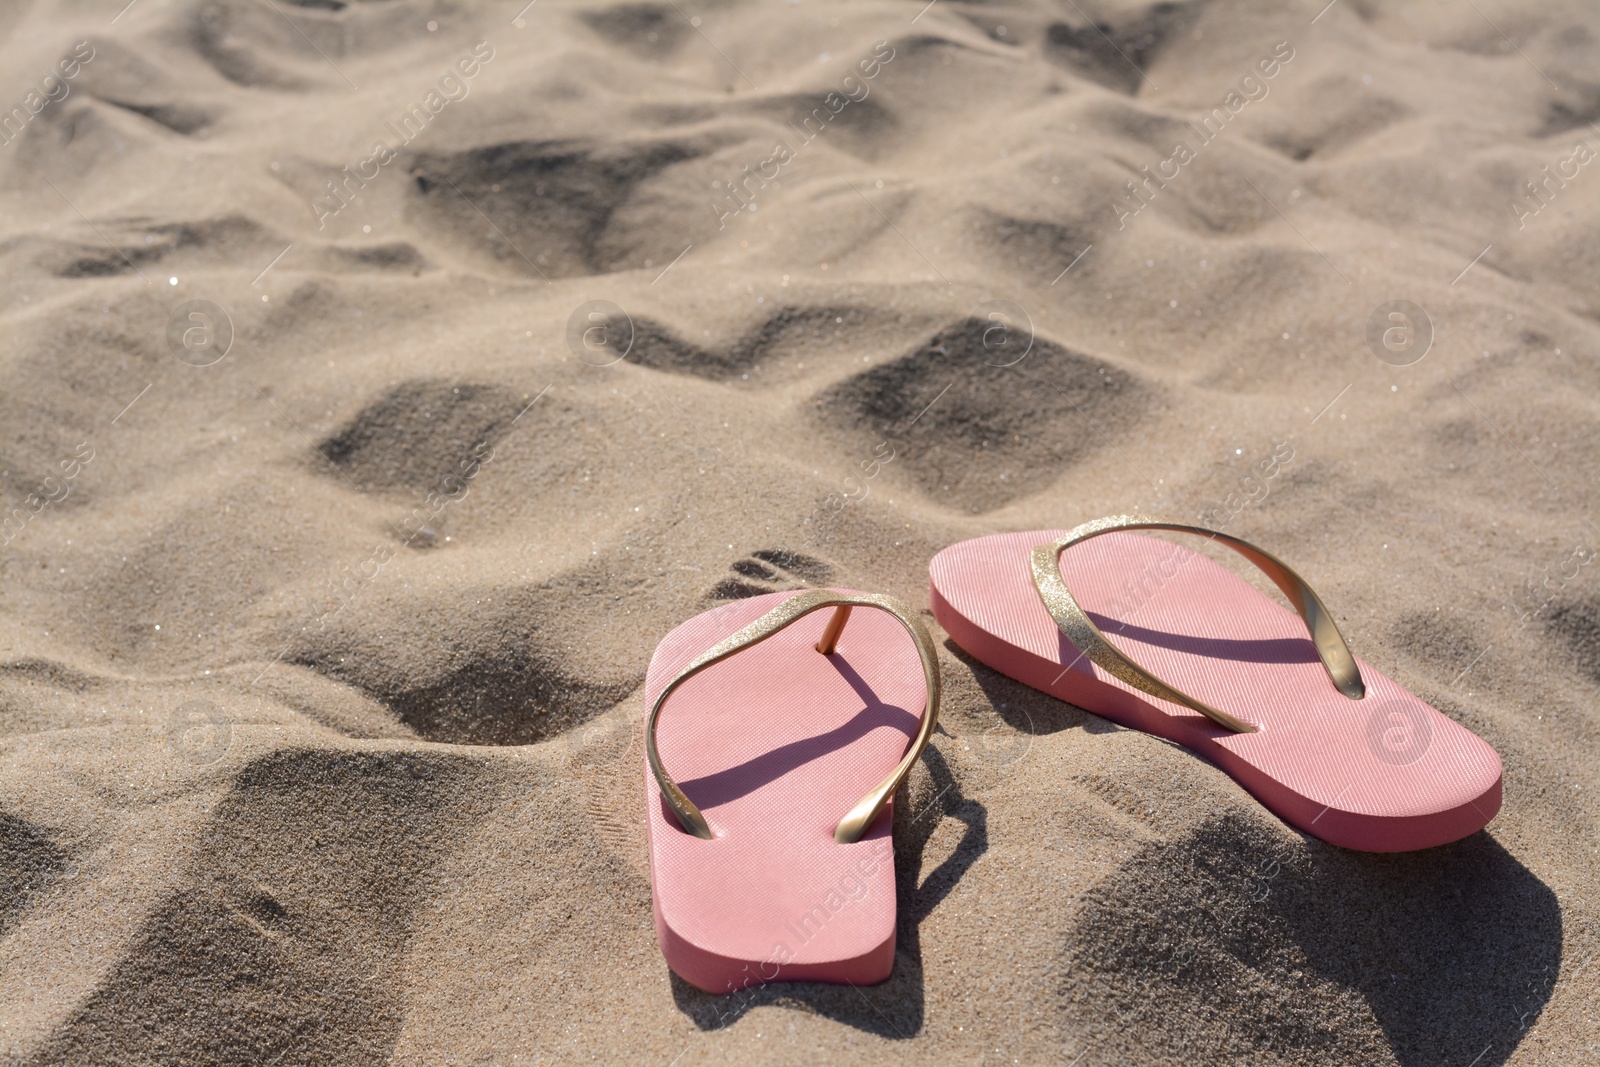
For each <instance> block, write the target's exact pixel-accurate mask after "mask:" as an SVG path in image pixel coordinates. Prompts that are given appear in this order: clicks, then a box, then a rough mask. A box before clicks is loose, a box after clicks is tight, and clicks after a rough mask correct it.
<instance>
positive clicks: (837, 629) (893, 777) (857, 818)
mask: <svg viewBox="0 0 1600 1067" xmlns="http://www.w3.org/2000/svg"><path fill="white" fill-rule="evenodd" d="M827 607H836V608H838V609H839V610H838V611H836V612H835V613H834V617H833V618H832V619H830V620H829V622H828V626H827V629H826V630H825V631H824V632H823V635H822V640H821V641H820V642H818V644H817V651H818V652H820V653H822V654H824V655H827V654H830V653H832V652H833V648H834V644H835V643H836V642H837V641H838V640H839V634H840V633H841V632H842V631H843V629H844V624H845V621H846V620H847V619H848V618H849V617H850V609H851V608H852V607H861V608H878V609H879V610H880V611H887V612H888V613H889V614H891V615H893V616H894V617H895V618H896V619H898V620H900V625H902V626H904V627H905V628H906V631H907V632H908V633H909V634H911V640H912V642H913V643H915V644H916V646H917V655H918V656H920V657H921V658H922V673H923V676H924V679H925V681H926V683H927V692H928V700H927V705H926V706H925V707H924V708H923V712H922V727H921V729H919V730H918V731H917V736H916V739H915V740H914V741H913V742H912V744H911V747H910V749H909V750H907V752H906V754H905V757H904V758H902V759H901V760H900V765H899V766H898V767H896V768H895V769H894V770H893V771H892V772H891V773H890V775H889V777H887V778H885V779H884V780H883V781H881V782H879V783H878V785H877V786H875V787H874V788H873V790H872V791H871V792H870V793H868V794H867V795H866V796H864V797H862V798H861V800H860V801H859V802H858V803H857V804H856V806H855V807H853V808H851V809H850V811H849V812H848V813H847V814H846V815H845V817H844V818H843V819H842V820H841V821H840V823H839V825H838V827H837V828H836V829H835V830H834V832H833V839H834V840H835V841H837V842H839V843H840V844H842V845H848V844H850V843H851V842H853V841H858V840H860V838H861V835H862V834H864V833H866V832H867V827H868V826H871V825H872V820H874V819H876V818H877V817H878V813H879V812H880V811H882V810H883V806H884V805H885V804H887V803H888V802H889V798H890V797H892V796H893V795H894V791H895V790H896V789H898V788H899V787H900V783H901V782H903V781H905V777H906V775H908V774H910V773H911V768H912V765H914V764H915V763H916V762H917V757H918V756H920V755H922V750H923V749H924V748H926V747H927V745H928V739H929V738H930V737H932V736H933V727H934V724H935V723H936V722H938V720H939V661H938V657H937V656H936V655H935V653H934V649H933V638H932V637H930V636H929V635H928V629H927V627H925V626H923V625H922V622H921V621H920V620H919V619H917V618H916V616H914V615H912V614H911V612H910V611H909V610H907V608H906V606H905V605H904V604H902V603H900V601H898V600H896V599H894V598H893V597H890V596H882V595H876V594H859V595H854V596H847V595H845V594H843V593H836V592H834V591H833V590H831V589H808V590H806V591H805V592H803V593H799V594H796V595H795V596H792V597H790V598H789V599H788V600H785V601H784V602H783V603H781V604H779V605H778V606H777V607H775V608H773V609H772V610H771V611H769V612H767V613H766V614H765V615H763V616H761V618H759V619H757V620H756V621H754V622H752V623H750V624H749V625H748V626H745V627H744V628H743V629H741V630H739V631H738V632H736V633H733V634H730V635H728V636H727V637H725V638H723V639H722V640H721V641H719V642H717V643H716V644H715V645H712V646H711V647H710V648H708V649H706V650H705V651H704V652H702V653H700V655H698V656H696V657H695V658H694V660H693V661H692V662H690V664H689V665H688V666H687V667H685V668H684V669H683V670H681V671H679V672H678V675H677V677H675V678H673V679H672V681H670V682H668V683H667V685H666V688H664V689H662V690H661V694H660V695H659V696H657V697H656V699H655V703H654V704H652V705H651V706H650V718H649V721H648V723H647V725H646V727H645V756H646V758H647V759H648V760H649V761H650V770H651V771H652V772H653V773H654V774H655V776H656V783H657V784H658V785H660V786H661V795H662V796H664V797H665V798H666V800H667V805H668V806H669V807H671V808H672V810H673V812H674V813H675V814H676V815H677V816H678V822H680V823H682V824H683V828H684V829H685V830H687V831H688V832H689V833H691V834H694V835H695V836H696V837H703V838H705V839H707V840H711V839H712V838H713V836H714V835H713V834H712V833H711V827H710V826H709V825H708V824H707V823H706V819H705V816H704V815H701V814H700V809H699V808H697V807H695V806H694V802H693V801H691V800H690V799H689V798H688V797H687V796H685V795H684V793H683V790H681V789H679V788H678V783H676V782H674V781H673V780H672V776H671V775H669V774H667V771H666V768H665V767H663V766H662V765H661V755H660V753H659V752H657V751H656V724H657V722H658V721H659V720H660V718H661V707H662V705H663V704H665V703H666V702H667V698H668V697H669V696H671V695H672V693H673V691H674V690H676V689H677V688H678V686H680V685H682V684H683V683H684V682H687V681H688V680H689V679H690V678H692V677H694V676H695V675H696V674H699V673H700V672H701V671H703V670H705V669H706V668H707V667H710V666H711V665H712V664H714V663H720V662H721V661H723V660H725V659H727V658H728V657H729V656H732V655H734V654H735V653H737V652H742V651H743V650H744V649H747V648H749V647H751V646H752V645H759V644H760V643H761V642H763V641H765V640H766V639H767V638H769V637H771V636H772V635H773V634H776V633H777V632H778V631H779V630H782V629H784V628H785V627H787V626H789V625H790V624H791V623H794V622H798V621H799V620H800V619H803V618H805V617H806V616H807V615H809V614H811V613H812V612H813V611H820V610H821V609H823V608H827Z"/></svg>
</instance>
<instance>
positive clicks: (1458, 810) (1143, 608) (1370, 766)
mask: <svg viewBox="0 0 1600 1067" xmlns="http://www.w3.org/2000/svg"><path fill="white" fill-rule="evenodd" d="M1065 533H1066V531H1065V530H1038V531H1033V532H1028V533H1010V534H997V535H994V536H990V537H980V538H977V539H975V540H971V541H963V542H961V543H960V544H956V545H952V546H950V547H949V548H946V549H945V550H944V551H942V552H940V553H939V554H938V555H937V556H935V557H934V558H933V561H932V562H931V563H930V564H929V567H928V573H929V578H930V582H931V586H932V597H933V609H934V616H935V617H936V618H937V619H938V620H939V624H940V625H941V626H943V627H944V629H945V631H946V632H947V633H949V635H950V636H951V638H952V639H954V640H955V642H956V643H957V644H958V645H960V646H961V647H962V648H964V649H966V650H967V651H968V652H969V653H971V654H972V655H973V656H975V657H976V658H977V659H979V660H981V661H982V662H984V663H986V664H988V665H989V666H991V667H993V668H994V669H996V670H998V671H1000V672H1001V673H1003V674H1006V675H1009V676H1011V677H1012V678H1015V679H1017V680H1018V681H1021V682H1024V683H1026V684H1028V685H1030V686H1033V687H1034V688H1035V689H1039V690H1042V691H1043V692H1046V693H1049V694H1050V695H1052V696H1055V697H1059V698H1060V699H1062V700H1065V701H1068V702H1069V703H1072V704H1076V705H1077V706H1079V707H1081V708H1083V709H1085V710H1087V711H1092V712H1094V713H1096V714H1098V715H1103V716H1104V717H1106V718H1108V719H1110V720H1112V721H1113V722H1116V723H1120V724H1122V725H1124V726H1129V727H1132V728H1134V729H1138V730H1144V731H1147V732H1149V733H1152V734H1156V735H1158V736H1160V737H1164V738H1167V739H1169V740H1171V741H1174V742H1176V743H1178V744H1180V745H1184V746H1185V747H1187V748H1189V749H1192V750H1193V751H1195V752H1196V753H1198V754H1199V755H1201V756H1203V757H1205V758H1206V759H1208V760H1210V761H1211V762H1213V763H1215V764H1216V765H1217V766H1218V767H1220V768H1222V769H1223V770H1224V771H1226V772H1227V773H1228V774H1230V775H1232V776H1233V777H1234V778H1235V779H1236V780H1237V781H1238V782H1239V784H1240V785H1242V786H1244V787H1245V788H1246V789H1248V790H1249V791H1250V792H1251V793H1252V794H1254V795H1255V797H1256V798H1257V799H1258V800H1260V801H1261V803H1263V804H1265V805H1266V806H1267V807H1268V808H1269V809H1270V810H1272V811H1273V812H1275V813H1276V814H1277V815H1278V816H1279V817H1280V818H1282V819H1284V820H1285V821H1286V822H1288V823H1289V824H1291V825H1293V826H1295V827H1298V828H1299V829H1301V830H1304V831H1306V832H1307V833H1310V834H1314V835H1316V836H1317V837H1320V838H1322V839H1323V840H1325V841H1329V842H1332V843H1333V844H1336V845H1342V846H1344V847H1346V848H1353V849H1362V850H1365V851H1371V852H1400V851H1407V850H1411V849H1419V848H1428V847H1431V846H1434V845H1441V844H1444V843H1446V842H1449V841H1454V840H1457V839H1459V838H1462V837H1465V836H1466V835H1468V834H1470V833H1473V832H1474V831H1477V830H1479V829H1482V828H1483V827H1484V826H1485V825H1487V824H1488V822H1489V820H1490V819H1492V818H1494V816H1495V813H1496V812H1498V811H1499V810H1500V757H1499V756H1498V755H1496V753H1495V751H1494V749H1492V748H1490V747H1489V745H1488V744H1487V743H1485V742H1484V741H1483V740H1482V739H1480V738H1479V737H1478V736H1477V735H1475V734H1473V733H1472V732H1471V731H1469V730H1467V729H1466V728H1464V727H1462V726H1460V725H1459V724H1457V723H1456V722H1454V721H1453V720H1451V719H1449V718H1447V717H1446V716H1444V715H1442V714H1440V713H1439V712H1438V711H1436V710H1435V709H1434V708H1432V707H1429V706H1428V705H1427V704H1425V703H1424V702H1422V701H1421V700H1419V699H1418V698H1417V697H1415V696H1413V695H1411V694H1410V693H1408V692H1406V691H1405V690H1404V689H1402V688H1401V687H1400V686H1399V685H1397V684H1396V683H1395V682H1393V681H1391V680H1390V679H1389V678H1387V677H1385V676H1384V675H1383V674H1381V673H1380V672H1379V671H1378V670H1377V669H1376V668H1374V667H1372V666H1371V665H1370V664H1368V663H1367V662H1366V661H1364V660H1360V659H1357V663H1358V664H1359V665H1360V668H1361V677H1362V679H1363V681H1365V683H1366V696H1365V697H1364V698H1363V699H1361V700H1351V699H1349V698H1347V697H1345V696H1344V695H1343V694H1341V693H1340V692H1339V691H1338V690H1336V689H1335V688H1334V687H1333V683H1332V682H1331V681H1330V680H1329V677H1328V674H1327V671H1326V670H1325V668H1324V667H1323V665H1322V662H1321V660H1320V659H1318V658H1317V654H1316V649H1315V646H1313V645H1312V643H1311V641H1310V639H1309V637H1308V636H1307V635H1306V629H1305V624H1304V623H1303V622H1301V620H1300V618H1299V616H1297V615H1295V614H1294V613H1293V612H1291V611H1289V610H1287V609H1286V608H1284V607H1282V606H1280V605H1279V604H1277V603H1275V602H1274V601H1273V600H1272V599H1270V598H1268V597H1266V596H1264V595H1262V594H1261V593H1260V592H1258V591H1257V590H1256V589H1254V588H1253V587H1252V586H1250V585H1249V584H1248V583H1247V582H1245V581H1244V580H1243V579H1241V578H1239V577H1238V576H1237V575H1235V574H1233V573H1231V572H1229V571H1228V570H1227V569H1225V568H1223V567H1221V566H1219V565H1217V564H1216V563H1213V562H1212V561H1211V560H1209V559H1207V558H1206V557H1205V556H1203V555H1201V554H1199V553H1197V552H1194V551H1193V550H1192V549H1190V548H1187V547H1185V546H1184V545H1182V544H1180V543H1178V542H1177V541H1166V540H1162V539H1159V538H1154V537H1148V536H1143V535H1140V534H1135V533H1112V534H1106V535H1103V536H1101V537H1097V538H1094V539H1093V540H1090V541H1085V542H1082V543H1080V544H1077V545H1074V546H1072V547H1071V548H1068V549H1067V550H1066V551H1065V552H1063V553H1062V555H1061V574H1062V577H1063V578H1064V580H1065V581H1066V583H1067V588H1068V589H1070V590H1071V591H1072V594H1073V596H1074V597H1075V598H1076V599H1077V601H1078V603H1079V604H1080V605H1081V606H1082V607H1083V608H1084V610H1085V611H1086V612H1087V613H1088V614H1089V617H1090V618H1091V619H1093V620H1094V623H1095V625H1096V626H1098V627H1099V628H1100V630H1101V631H1102V632H1103V633H1105V634H1106V636H1107V638H1108V639H1109V640H1110V641H1111V643H1112V644H1113V645H1115V646H1116V647H1117V648H1118V649H1119V650H1120V651H1121V652H1122V653H1123V654H1124V655H1126V656H1127V657H1128V658H1130V659H1131V660H1133V661H1134V662H1135V663H1137V664H1139V665H1140V666H1141V667H1143V668H1144V669H1145V670H1147V671H1149V672H1150V673H1152V674H1154V675H1155V676H1156V677H1157V678H1160V679H1162V680H1163V681H1165V682H1167V683H1168V684H1170V685H1173V686H1175V687H1176V688H1177V689H1179V690H1180V691H1182V692H1184V693H1187V694H1189V695H1190V696H1192V697H1195V698H1197V699H1199V700H1201V701H1204V702H1205V703H1208V704H1210V705H1211V706H1212V707H1215V708H1220V709H1221V710H1223V711H1226V712H1228V713H1230V714H1232V715H1235V716H1237V717H1239V718H1241V719H1243V720H1245V721H1246V722H1249V723H1251V724H1253V725H1255V726H1257V727H1258V728H1259V732H1257V733H1249V734H1243V733H1232V732H1230V731H1228V730H1225V729H1224V728H1222V727H1221V726H1218V725H1217V724H1215V723H1213V722H1212V721H1211V720H1210V719H1207V718H1205V717H1204V716H1202V715H1200V714H1199V713H1198V712H1194V711H1191V710H1189V709H1188V708H1185V707H1182V706H1180V705H1177V704H1173V703H1170V702H1168V701H1165V700H1162V699H1160V698H1158V697H1152V696H1149V695H1147V694H1145V693H1142V692H1140V691H1138V690H1136V689H1134V688H1132V687H1131V686H1129V685H1128V684H1127V683H1125V682H1123V681H1121V680H1120V679H1118V678H1116V677H1113V676H1112V675H1111V674H1109V673H1108V672H1106V671H1105V670H1103V669H1102V668H1100V667H1098V666H1096V665H1095V664H1093V663H1091V662H1090V661H1089V659H1088V658H1087V657H1085V656H1081V655H1080V654H1079V651H1078V649H1077V648H1075V647H1074V646H1073V645H1072V644H1071V642H1069V641H1068V640H1067V638H1066V637H1065V635H1063V634H1062V633H1061V631H1060V629H1059V628H1058V627H1057V626H1056V624H1055V621H1054V620H1053V619H1052V618H1051V617H1050V615H1049V613H1048V612H1047V611H1046V610H1045V607H1044V604H1043V602H1042V601H1041V600H1040V598H1039V593H1038V590H1037V589H1036V587H1035V586H1034V584H1033V575H1032V572H1031V570H1030V568H1029V553H1030V552H1031V550H1032V549H1033V548H1034V547H1036V546H1038V545H1043V544H1048V543H1049V542H1051V541H1054V540H1055V539H1056V538H1058V537H1060V536H1062V535H1063V534H1065ZM1180 536H1181V535H1180Z"/></svg>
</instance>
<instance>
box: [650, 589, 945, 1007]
mask: <svg viewBox="0 0 1600 1067" xmlns="http://www.w3.org/2000/svg"><path fill="white" fill-rule="evenodd" d="M793 595H794V593H792V592H783V593H772V594H767V595H763V596H756V597H751V598H750V599H748V600H740V601H736V602H734V603H731V604H727V605H725V606H723V607H719V608H715V609H713V610H711V611H708V612H705V613H704V614H701V615H699V616H696V617H695V618H693V619H690V620H688V621H687V622H685V623H683V624H682V625H680V626H679V627H677V628H676V629H674V630H673V631H672V632H671V633H669V634H668V635H667V636H666V637H665V638H664V639H663V640H662V642H661V644H660V645H659V646H658V647H657V649H656V652H655V656H654V657H653V658H652V660H651V663H650V670H649V673H648V675H647V677H646V681H645V701H646V705H645V706H646V707H647V708H648V707H649V705H650V703H652V702H653V701H654V700H655V697H656V694H657V693H659V692H660V691H661V690H662V689H663V688H664V687H665V686H666V684H667V683H668V682H670V681H671V680H672V678H673V677H675V676H676V675H677V673H678V672H679V671H680V670H681V669H682V668H683V667H684V666H685V665H686V664H687V663H688V662H689V661H690V660H692V659H693V658H694V657H695V656H697V655H699V654H700V653H701V652H703V651H704V650H705V649H707V648H709V647H711V645H713V644H715V643H716V642H717V641H719V640H721V639H722V638H723V637H725V636H727V635H728V634H730V633H732V632H734V631H735V630H737V629H739V628H740V627H741V626H744V625H745V624H747V623H749V622H751V621H753V620H755V619H757V618H759V617H760V616H761V615H764V614H765V613H766V612H768V611H770V610H772V608H773V607H775V606H776V605H777V604H779V603H780V602H782V601H783V600H785V599H787V598H788V597H790V596H793ZM831 615H832V609H824V610H821V611H817V612H814V613H813V614H811V615H808V616H806V617H805V618H803V619H801V620H800V621H798V622H796V623H794V624H793V625H792V626H790V627H789V628H788V629H786V630H783V631H781V632H780V633H778V634H777V635H775V636H773V637H771V638H769V639H768V640H766V641H764V642H762V643H761V644H759V645H756V646H754V647H751V648H748V649H745V650H744V651H742V652H739V653H738V654H736V655H734V656H733V657H731V658H730V659H727V660H724V661H722V662H721V663H719V664H717V665H715V666H713V667H710V668H708V669H707V670H705V671H703V672H701V673H700V674H698V675H696V676H695V677H693V678H691V679H690V680H689V681H687V682H686V683H684V684H683V685H682V686H680V687H679V688H678V689H677V691H675V692H674V693H673V694H672V696H671V697H670V698H669V699H668V700H667V703H666V705H665V706H664V707H663V709H662V713H661V719H660V724H659V727H658V729H657V744H658V748H659V751H660V753H661V759H662V764H663V766H665V767H666V769H667V771H668V773H670V774H671V775H672V776H673V778H674V780H675V781H677V782H678V784H679V786H680V787H681V788H682V789H683V791H684V792H685V793H686V794H687V795H688V796H689V798H690V800H692V801H694V803H695V805H696V806H697V807H699V808H700V810H701V812H702V813H703V814H704V815H705V816H706V819H707V821H708V822H709V823H710V825H711V827H712V830H713V832H714V833H715V834H716V839H715V840H712V841H706V840H702V839H700V838H697V837H694V836H693V835H691V834H689V833H687V832H685V831H684V830H683V829H682V828H681V827H680V826H679V824H678V821H677V818H676V816H675V815H673V813H672V811H671V809H670V808H668V807H667V805H666V803H665V801H663V799H662V797H661V793H660V789H659V787H658V786H657V784H656V781H655V777H654V776H653V775H652V774H650V772H649V768H648V766H647V767H646V768H645V779H646V782H645V791H646V806H647V809H648V811H647V818H648V829H649V840H650V866H651V881H652V885H653V889H654V899H655V912H656V929H657V934H658V937H659V938H660V941H661V946H662V952H663V954H664V955H665V956H666V957H667V962H668V963H669V965H671V966H672V969H673V970H674V971H676V972H677V973H678V974H679V975H680V976H682V977H683V978H685V979H686V980H688V981H690V982H692V983H693V984H695V985H697V986H699V987H701V988H703V989H707V990H710V991H712V992H727V991H728V990H729V989H733V988H739V987H742V986H743V985H745V984H755V983H757V982H761V981H784V980H798V979H808V980H821V981H835V982H852V983H855V984H867V983H871V982H877V981H882V980H883V979H884V978H886V977H888V974H889V969H890V967H891V966H892V963H893V958H894V933H895V887H894V856H893V847H892V844H891V842H890V839H889V832H890V826H891V824H892V812H891V811H890V810H889V809H887V808H886V809H885V810H884V812H883V814H882V815H881V816H880V817H879V818H878V819H877V820H876V821H875V822H874V823H873V825H872V827H871V828H870V829H869V830H868V832H867V834H866V835H865V836H864V837H863V838H862V840H860V841H858V842H855V843H854V844H849V845H841V844H838V843H837V842H835V841H834V840H833V832H834V828H835V827H836V826H837V825H838V822H839V820H840V819H841V818H842V817H843V816H844V815H845V813H846V812H848V811H849V810H850V808H851V807H853V806H854V805H855V803H856V802H857V801H859V800H860V799H861V797H862V796H864V795H865V794H866V793H867V791H868V790H869V789H871V788H872V786H874V785H876V784H877V783H878V782H879V781H881V780H882V779H883V778H884V777H885V776H886V775H888V774H889V773H890V772H891V771H892V770H893V769H894V767H895V766H896V764H898V763H899V761H900V759H901V757H902V756H903V755H904V753H905V751H906V746H907V745H908V744H909V743H910V742H911V740H912V739H913V738H914V737H915V735H916V731H917V728H918V725H919V723H920V721H921V714H922V706H923V702H924V701H925V699H926V692H927V691H926V684H925V682H924V680H923V673H922V665H921V660H920V659H919V658H918V656H917V651H916V646H915V645H914V644H913V642H912V639H911V637H910V635H909V634H907V633H906V632H905V629H904V628H903V627H902V626H901V625H900V623H899V622H898V621H896V620H895V619H894V618H893V617H892V616H890V615H888V614H887V613H885V612H881V611H876V610H873V609H870V608H859V607H858V608H856V609H855V610H854V612H853V613H852V615H851V617H850V620H849V623H848V624H847V625H846V627H845V629H844V633H843V635H842V636H841V638H840V640H839V643H838V648H837V651H836V652H835V654H834V655H831V656H824V655H822V654H820V653H819V652H817V651H816V648H815V645H816V643H817V641H818V639H819V638H820V637H821V634H822V629H823V627H824V626H825V625H826V624H827V621H828V619H829V618H830V617H831Z"/></svg>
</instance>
